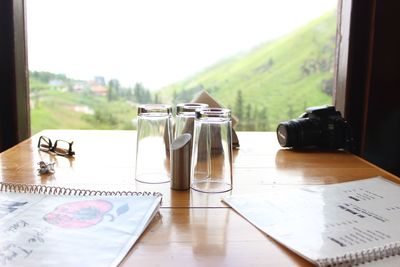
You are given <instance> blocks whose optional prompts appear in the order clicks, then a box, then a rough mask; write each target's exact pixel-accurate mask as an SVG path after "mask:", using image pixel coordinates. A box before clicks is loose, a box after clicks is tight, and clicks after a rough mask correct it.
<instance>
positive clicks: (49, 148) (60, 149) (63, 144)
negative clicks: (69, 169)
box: [38, 136, 75, 157]
mask: <svg viewBox="0 0 400 267" xmlns="http://www.w3.org/2000/svg"><path fill="white" fill-rule="evenodd" d="M73 143H74V142H68V141H65V140H56V141H55V143H54V145H53V142H52V141H51V139H50V138H48V137H46V136H40V138H39V142H38V148H39V150H41V151H45V152H52V153H55V154H57V155H59V156H64V157H72V156H74V155H75V152H74V151H72V144H73Z"/></svg>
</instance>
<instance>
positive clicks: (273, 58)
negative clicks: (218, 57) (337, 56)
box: [158, 12, 336, 130]
mask: <svg viewBox="0 0 400 267" xmlns="http://www.w3.org/2000/svg"><path fill="white" fill-rule="evenodd" d="M335 31H336V18H335V14H334V12H329V13H327V14H325V15H324V16H322V17H320V18H319V19H316V20H314V21H312V22H310V23H309V24H307V25H305V26H304V27H302V28H300V29H299V30H297V31H295V32H293V33H291V34H289V35H287V36H284V37H282V38H280V39H278V40H275V41H272V42H268V43H265V44H262V45H259V46H258V47H256V48H254V49H253V50H251V51H250V52H248V53H246V54H241V55H236V56H234V57H232V58H228V59H226V60H224V61H221V62H219V63H218V64H215V65H213V66H211V67H209V68H208V69H206V70H204V71H203V72H201V73H199V74H196V75H194V76H192V77H190V78H188V79H185V80H184V81H181V82H178V83H175V84H172V85H170V86H167V87H165V88H163V89H161V90H160V91H159V92H158V94H159V96H160V98H161V99H162V100H163V101H164V102H169V103H171V102H174V103H176V102H184V101H189V100H190V99H191V98H192V97H193V95H194V94H196V93H197V92H198V91H200V90H202V89H205V90H207V91H209V92H210V93H211V94H212V95H213V96H214V97H215V98H216V99H217V100H218V101H219V102H220V103H222V104H223V105H225V106H229V107H231V108H232V109H233V111H234V113H235V115H237V116H239V117H240V118H241V119H242V122H241V124H242V125H243V122H245V121H246V120H249V119H250V120H251V119H252V118H254V117H255V114H257V112H260V111H261V110H264V112H266V114H264V117H266V119H267V123H266V125H265V127H264V128H265V129H264V130H274V129H275V127H276V125H277V123H278V122H279V121H283V120H287V119H290V118H295V117H297V116H298V115H299V114H301V113H302V112H303V111H304V109H305V107H308V106H315V105H322V104H330V103H331V102H332V97H331V92H332V81H333V80H332V78H333V61H334V48H335V36H336V32H335ZM239 91H241V95H242V98H243V99H242V103H243V104H242V106H241V107H239V106H238V105H239V104H238V103H237V102H238V97H239V96H238V95H239V93H238V92H239ZM241 111H242V112H241ZM238 112H241V113H243V114H238Z"/></svg>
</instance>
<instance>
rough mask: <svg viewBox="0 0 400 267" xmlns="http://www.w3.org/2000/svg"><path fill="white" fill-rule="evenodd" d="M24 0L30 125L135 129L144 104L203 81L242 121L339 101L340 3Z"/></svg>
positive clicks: (269, 125) (167, 99)
mask: <svg viewBox="0 0 400 267" xmlns="http://www.w3.org/2000/svg"><path fill="white" fill-rule="evenodd" d="M300 2H301V3H300ZM26 3H27V32H28V51H29V71H30V72H29V73H30V91H31V121H32V132H33V133H35V132H37V131H39V130H41V129H45V128H79V129H91V128H98V129H134V127H135V126H134V124H133V123H132V119H134V118H135V116H136V108H135V107H136V106H137V104H139V103H147V102H163V103H171V104H176V103H179V102H188V101H190V100H191V99H193V97H194V95H195V94H197V93H198V92H199V91H201V90H207V91H208V92H209V93H210V94H211V95H212V96H213V97H215V98H216V99H217V101H218V102H220V103H221V104H223V105H224V106H227V107H229V108H231V109H232V111H233V114H234V115H235V116H236V117H238V118H239V120H240V122H239V124H238V126H237V129H238V130H258V131H260V130H261V131H265V130H267V131H269V130H272V131H274V130H275V127H276V125H277V123H278V122H279V121H283V120H288V119H292V118H296V117H297V116H298V115H300V114H301V113H302V112H304V109H305V108H306V107H308V106H315V105H322V104H331V103H332V89H333V66H334V53H335V40H336V38H335V36H336V6H337V1H334V0H331V1H318V0H307V1H293V0H286V1H256V0H254V1H244V0H243V1H242V0H238V1H183V0H171V1H155V0H153V1H129V0H125V1H124V0H120V1H111V0H104V1H92V0H85V1H70V0H68V1H67V0H57V1H54V0H41V1H36V0H26Z"/></svg>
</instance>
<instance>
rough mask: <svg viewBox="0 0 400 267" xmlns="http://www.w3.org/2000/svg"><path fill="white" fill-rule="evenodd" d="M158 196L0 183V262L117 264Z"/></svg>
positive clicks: (157, 203)
mask: <svg viewBox="0 0 400 267" xmlns="http://www.w3.org/2000/svg"><path fill="white" fill-rule="evenodd" d="M161 198H162V196H161V194H159V193H150V192H130V191H124V192H107V191H91V190H79V189H69V188H63V187H50V186H43V185H23V184H7V183H0V233H1V234H0V236H1V238H0V266H117V265H118V264H119V263H120V262H121V261H122V259H123V258H124V257H125V255H126V254H127V253H128V252H129V250H130V249H131V247H132V246H133V244H134V243H135V242H136V241H137V239H138V238H139V236H140V235H141V234H142V233H143V232H144V230H145V229H146V227H147V225H148V224H149V223H150V222H151V220H152V218H153V217H154V215H155V214H156V213H157V211H158V209H159V206H160V204H161Z"/></svg>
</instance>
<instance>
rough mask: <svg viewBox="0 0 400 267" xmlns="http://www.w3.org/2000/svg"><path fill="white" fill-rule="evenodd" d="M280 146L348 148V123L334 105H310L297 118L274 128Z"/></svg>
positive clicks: (349, 140) (349, 134) (349, 133)
mask: <svg viewBox="0 0 400 267" xmlns="http://www.w3.org/2000/svg"><path fill="white" fill-rule="evenodd" d="M276 134H277V137H278V141H279V144H280V145H281V146H282V147H293V148H306V147H316V148H322V149H339V148H348V147H349V146H350V142H351V131H350V125H349V124H348V122H347V121H346V120H344V119H343V118H342V116H341V114H340V112H339V111H336V110H335V107H334V106H319V107H310V108H307V109H306V112H305V113H304V114H302V115H301V116H300V117H299V118H298V119H293V120H290V121H286V122H281V123H279V125H278V128H277V129H276Z"/></svg>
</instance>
